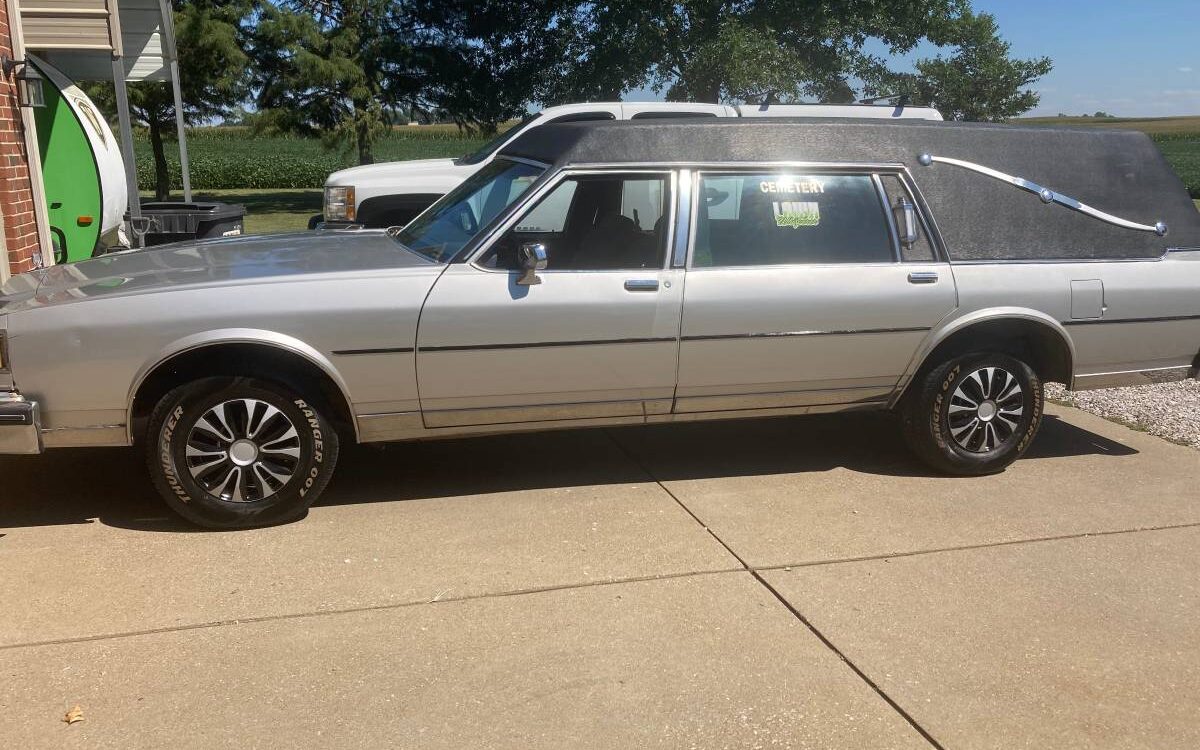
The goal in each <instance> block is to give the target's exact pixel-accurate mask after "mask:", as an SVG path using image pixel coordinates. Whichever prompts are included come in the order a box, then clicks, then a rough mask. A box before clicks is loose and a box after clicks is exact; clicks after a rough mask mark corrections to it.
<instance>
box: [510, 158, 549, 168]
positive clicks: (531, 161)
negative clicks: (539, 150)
mask: <svg viewBox="0 0 1200 750" xmlns="http://www.w3.org/2000/svg"><path fill="white" fill-rule="evenodd" d="M496 158H497V159H506V160H508V161H515V162H516V163H518V164H528V165H529V166H531V167H540V168H541V169H550V167H552V166H554V165H553V164H547V163H546V162H544V161H538V160H537V159H526V158H525V157H524V156H499V157H496Z"/></svg>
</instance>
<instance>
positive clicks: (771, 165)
mask: <svg viewBox="0 0 1200 750" xmlns="http://www.w3.org/2000/svg"><path fill="white" fill-rule="evenodd" d="M564 168H565V169H601V170H611V169H664V170H665V169H691V170H696V171H704V172H712V171H718V170H725V171H733V172H744V171H748V170H754V169H805V170H810V171H826V170H832V171H841V170H854V171H859V172H901V171H905V170H906V169H907V167H905V166H904V164H903V163H902V162H865V161H863V162H859V161H846V162H839V161H639V162H581V163H579V164H571V165H569V166H567V167H564Z"/></svg>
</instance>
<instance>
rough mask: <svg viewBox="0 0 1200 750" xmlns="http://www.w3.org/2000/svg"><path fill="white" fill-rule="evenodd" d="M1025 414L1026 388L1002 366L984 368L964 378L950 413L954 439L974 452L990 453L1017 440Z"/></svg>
mask: <svg viewBox="0 0 1200 750" xmlns="http://www.w3.org/2000/svg"><path fill="white" fill-rule="evenodd" d="M1024 413H1025V391H1024V390H1023V389H1022V388H1021V382H1020V381H1019V380H1017V376H1016V375H1013V374H1012V373H1011V372H1009V371H1008V370H1005V369H1004V368H1002V367H981V368H979V369H978V370H975V371H974V372H972V373H971V374H969V375H967V376H966V377H965V378H963V379H962V380H961V381H960V382H959V384H958V387H957V388H955V389H954V395H952V396H951V397H950V408H949V410H948V411H947V414H946V422H947V427H949V429H950V436H951V437H953V438H954V442H956V443H958V445H959V446H960V447H961V448H963V449H964V450H967V451H970V452H972V453H987V452H989V451H993V450H996V449H997V448H999V447H1001V446H1003V445H1004V444H1005V443H1006V442H1008V441H1009V440H1011V439H1013V437H1014V436H1015V435H1016V433H1017V427H1018V426H1019V425H1020V423H1021V415H1022V414H1024Z"/></svg>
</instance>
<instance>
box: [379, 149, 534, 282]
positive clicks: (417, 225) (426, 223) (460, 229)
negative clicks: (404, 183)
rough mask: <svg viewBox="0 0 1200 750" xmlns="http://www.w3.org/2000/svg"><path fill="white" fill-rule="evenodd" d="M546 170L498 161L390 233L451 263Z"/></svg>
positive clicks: (504, 160)
mask: <svg viewBox="0 0 1200 750" xmlns="http://www.w3.org/2000/svg"><path fill="white" fill-rule="evenodd" d="M544 171H545V170H544V169H543V168H542V167H536V166H533V165H531V164H524V163H520V162H513V161H509V160H508V159H497V160H496V161H494V162H492V163H491V164H488V165H486V166H484V167H483V168H482V169H480V170H479V171H478V172H476V173H475V174H473V175H471V176H470V177H468V178H467V179H466V180H465V181H463V182H462V183H461V184H460V185H459V186H458V187H456V188H454V189H453V190H451V191H450V192H449V193H447V194H446V195H444V196H442V197H441V198H439V199H438V201H437V202H436V203H434V204H433V205H432V206H430V207H429V208H428V209H426V210H425V212H424V213H422V214H421V215H420V216H418V217H417V218H416V219H414V220H413V221H412V222H411V223H409V224H408V225H407V226H405V227H403V228H402V229H398V230H397V231H394V232H390V233H389V234H390V236H391V237H392V238H393V239H394V240H396V241H397V242H399V243H400V244H402V245H404V246H405V247H407V248H408V249H410V250H412V251H413V252H416V253H420V254H422V255H424V256H426V257H428V258H430V259H432V260H436V261H448V260H450V259H451V258H453V257H454V256H455V255H456V254H458V251H459V250H462V249H463V247H464V246H465V245H466V244H467V243H468V242H470V241H471V238H473V237H474V236H475V235H476V234H477V233H478V232H479V230H480V229H482V228H483V227H485V226H487V225H488V224H489V223H491V221H492V220H493V219H495V218H496V217H497V216H499V215H500V213H501V212H502V211H504V209H506V208H508V207H509V206H510V205H512V203H513V201H515V200H516V199H517V198H518V197H520V196H521V194H522V193H524V192H525V191H526V190H527V189H528V188H529V186H530V185H532V184H533V183H534V182H535V181H536V180H537V178H538V177H540V176H541V175H542V173H543V172H544Z"/></svg>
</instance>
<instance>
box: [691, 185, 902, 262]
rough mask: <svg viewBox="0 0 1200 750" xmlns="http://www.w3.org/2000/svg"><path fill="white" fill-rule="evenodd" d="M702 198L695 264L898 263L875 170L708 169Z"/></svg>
mask: <svg viewBox="0 0 1200 750" xmlns="http://www.w3.org/2000/svg"><path fill="white" fill-rule="evenodd" d="M700 199H701V200H700V201H699V210H698V212H697V217H696V240H695V249H694V251H693V256H692V265H693V266H694V267H699V268H704V267H711V266H762V265H788V264H796V263H887V262H891V261H894V260H895V253H894V245H893V243H892V235H891V231H890V229H889V226H888V218H887V214H886V213H885V212H884V207H883V203H882V202H881V201H880V198H879V193H878V191H877V190H876V188H875V183H874V181H873V179H872V178H871V176H870V175H830V174H811V175H808V174H798V173H791V172H769V173H768V172H763V173H746V174H705V175H702V176H701V178H700Z"/></svg>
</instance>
